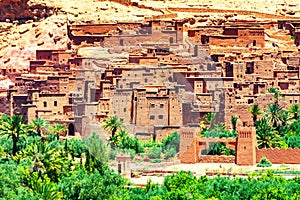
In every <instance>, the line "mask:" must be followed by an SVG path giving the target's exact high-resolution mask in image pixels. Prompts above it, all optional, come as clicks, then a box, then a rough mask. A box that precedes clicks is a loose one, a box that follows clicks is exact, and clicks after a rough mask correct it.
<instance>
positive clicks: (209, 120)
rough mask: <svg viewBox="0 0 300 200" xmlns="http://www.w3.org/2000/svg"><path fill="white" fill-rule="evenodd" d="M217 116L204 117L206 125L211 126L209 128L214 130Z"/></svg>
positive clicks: (209, 114) (213, 114)
mask: <svg viewBox="0 0 300 200" xmlns="http://www.w3.org/2000/svg"><path fill="white" fill-rule="evenodd" d="M216 115H217V113H207V114H206V115H205V116H204V119H205V121H204V124H206V125H209V128H212V126H213V122H214V120H215V119H216Z"/></svg>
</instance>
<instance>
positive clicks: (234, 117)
mask: <svg viewBox="0 0 300 200" xmlns="http://www.w3.org/2000/svg"><path fill="white" fill-rule="evenodd" d="M237 120H238V117H237V116H231V119H230V121H231V124H232V129H233V130H234V131H236V123H237Z"/></svg>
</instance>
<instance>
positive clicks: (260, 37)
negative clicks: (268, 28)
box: [237, 29, 265, 47]
mask: <svg viewBox="0 0 300 200" xmlns="http://www.w3.org/2000/svg"><path fill="white" fill-rule="evenodd" d="M237 42H238V43H239V46H246V45H248V46H253V47H264V46H265V35H264V30H260V29H258V30H256V29H239V30H238V40H237Z"/></svg>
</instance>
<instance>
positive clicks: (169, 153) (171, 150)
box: [164, 147, 176, 159]
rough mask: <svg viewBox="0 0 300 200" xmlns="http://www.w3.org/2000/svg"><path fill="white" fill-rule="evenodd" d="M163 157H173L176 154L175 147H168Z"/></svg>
mask: <svg viewBox="0 0 300 200" xmlns="http://www.w3.org/2000/svg"><path fill="white" fill-rule="evenodd" d="M164 154H165V159H169V158H173V157H174V156H175V155H176V149H175V148H174V147H169V148H168V149H166V150H165V151H164Z"/></svg>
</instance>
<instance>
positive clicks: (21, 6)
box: [0, 0, 33, 21]
mask: <svg viewBox="0 0 300 200" xmlns="http://www.w3.org/2000/svg"><path fill="white" fill-rule="evenodd" d="M28 1H29V0H1V1H0V21H4V20H6V19H10V20H16V19H32V18H33V14H32V12H31V11H30V7H29V5H28Z"/></svg>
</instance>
